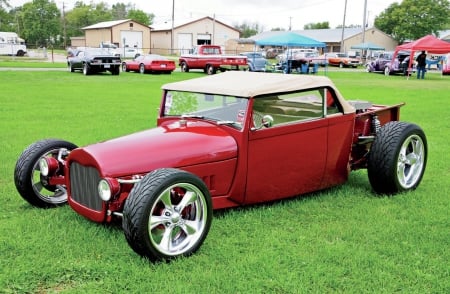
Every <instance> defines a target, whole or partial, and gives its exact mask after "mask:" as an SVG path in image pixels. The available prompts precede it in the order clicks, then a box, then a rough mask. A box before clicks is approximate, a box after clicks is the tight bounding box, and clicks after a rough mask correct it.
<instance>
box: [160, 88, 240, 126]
mask: <svg viewBox="0 0 450 294" xmlns="http://www.w3.org/2000/svg"><path fill="white" fill-rule="evenodd" d="M247 105H248V99H246V98H240V97H234V96H224V95H213V94H205V93H193V92H178V91H167V94H166V99H165V105H164V116H183V117H195V118H200V119H205V120H211V121H215V122H216V123H217V124H226V125H230V126H232V127H235V128H237V129H242V125H243V121H244V118H245V113H246V111H247Z"/></svg>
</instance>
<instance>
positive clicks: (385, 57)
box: [366, 52, 394, 72]
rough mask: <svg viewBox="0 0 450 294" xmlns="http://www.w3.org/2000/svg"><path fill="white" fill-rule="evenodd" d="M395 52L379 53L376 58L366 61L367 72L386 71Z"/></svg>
mask: <svg viewBox="0 0 450 294" xmlns="http://www.w3.org/2000/svg"><path fill="white" fill-rule="evenodd" d="M393 54H394V52H382V53H379V54H378V56H377V58H376V59H375V60H372V61H370V62H368V63H366V71H367V72H377V71H378V72H384V69H385V67H386V64H387V63H388V62H391V60H392V56H393Z"/></svg>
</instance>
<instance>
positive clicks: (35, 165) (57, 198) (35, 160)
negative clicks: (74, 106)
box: [14, 139, 77, 208]
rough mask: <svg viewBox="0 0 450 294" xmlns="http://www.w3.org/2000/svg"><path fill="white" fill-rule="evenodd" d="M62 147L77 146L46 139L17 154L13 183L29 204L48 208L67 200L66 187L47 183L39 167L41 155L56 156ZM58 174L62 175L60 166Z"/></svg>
mask: <svg viewBox="0 0 450 294" xmlns="http://www.w3.org/2000/svg"><path fill="white" fill-rule="evenodd" d="M62 148H64V149H67V150H68V151H70V150H73V149H75V148H77V146H76V145H74V144H72V143H70V142H67V141H63V140H57V139H46V140H41V141H38V142H36V143H33V144H31V145H30V146H28V147H27V148H26V149H25V150H24V151H23V152H22V154H21V155H20V156H19V159H18V160H17V163H16V167H15V169H14V183H15V185H16V189H17V191H18V192H19V194H20V196H22V198H23V199H25V200H26V201H27V202H28V203H30V204H31V205H33V206H36V207H40V208H50V207H56V206H59V205H62V204H65V203H66V202H67V191H66V187H65V186H59V185H57V186H53V185H50V184H48V181H47V177H44V176H43V175H41V171H40V168H39V160H40V159H41V158H42V157H54V158H57V156H58V153H59V151H60V150H61V149H62ZM58 175H61V176H62V175H63V167H62V166H61V168H60V170H59V171H58Z"/></svg>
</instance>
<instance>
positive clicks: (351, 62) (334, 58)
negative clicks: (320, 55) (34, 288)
mask: <svg viewBox="0 0 450 294" xmlns="http://www.w3.org/2000/svg"><path fill="white" fill-rule="evenodd" d="M326 58H327V63H328V64H329V65H334V66H339V67H341V68H342V67H357V66H358V65H360V64H361V61H360V60H359V59H357V58H351V57H349V56H348V55H347V53H335V52H332V53H327V54H326Z"/></svg>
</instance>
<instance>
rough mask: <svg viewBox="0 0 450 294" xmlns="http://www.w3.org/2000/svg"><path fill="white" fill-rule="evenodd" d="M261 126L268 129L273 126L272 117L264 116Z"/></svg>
mask: <svg viewBox="0 0 450 294" xmlns="http://www.w3.org/2000/svg"><path fill="white" fill-rule="evenodd" d="M262 124H263V126H264V127H266V128H270V127H271V126H273V117H272V116H271V115H268V114H266V115H264V116H263V119H262Z"/></svg>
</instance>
